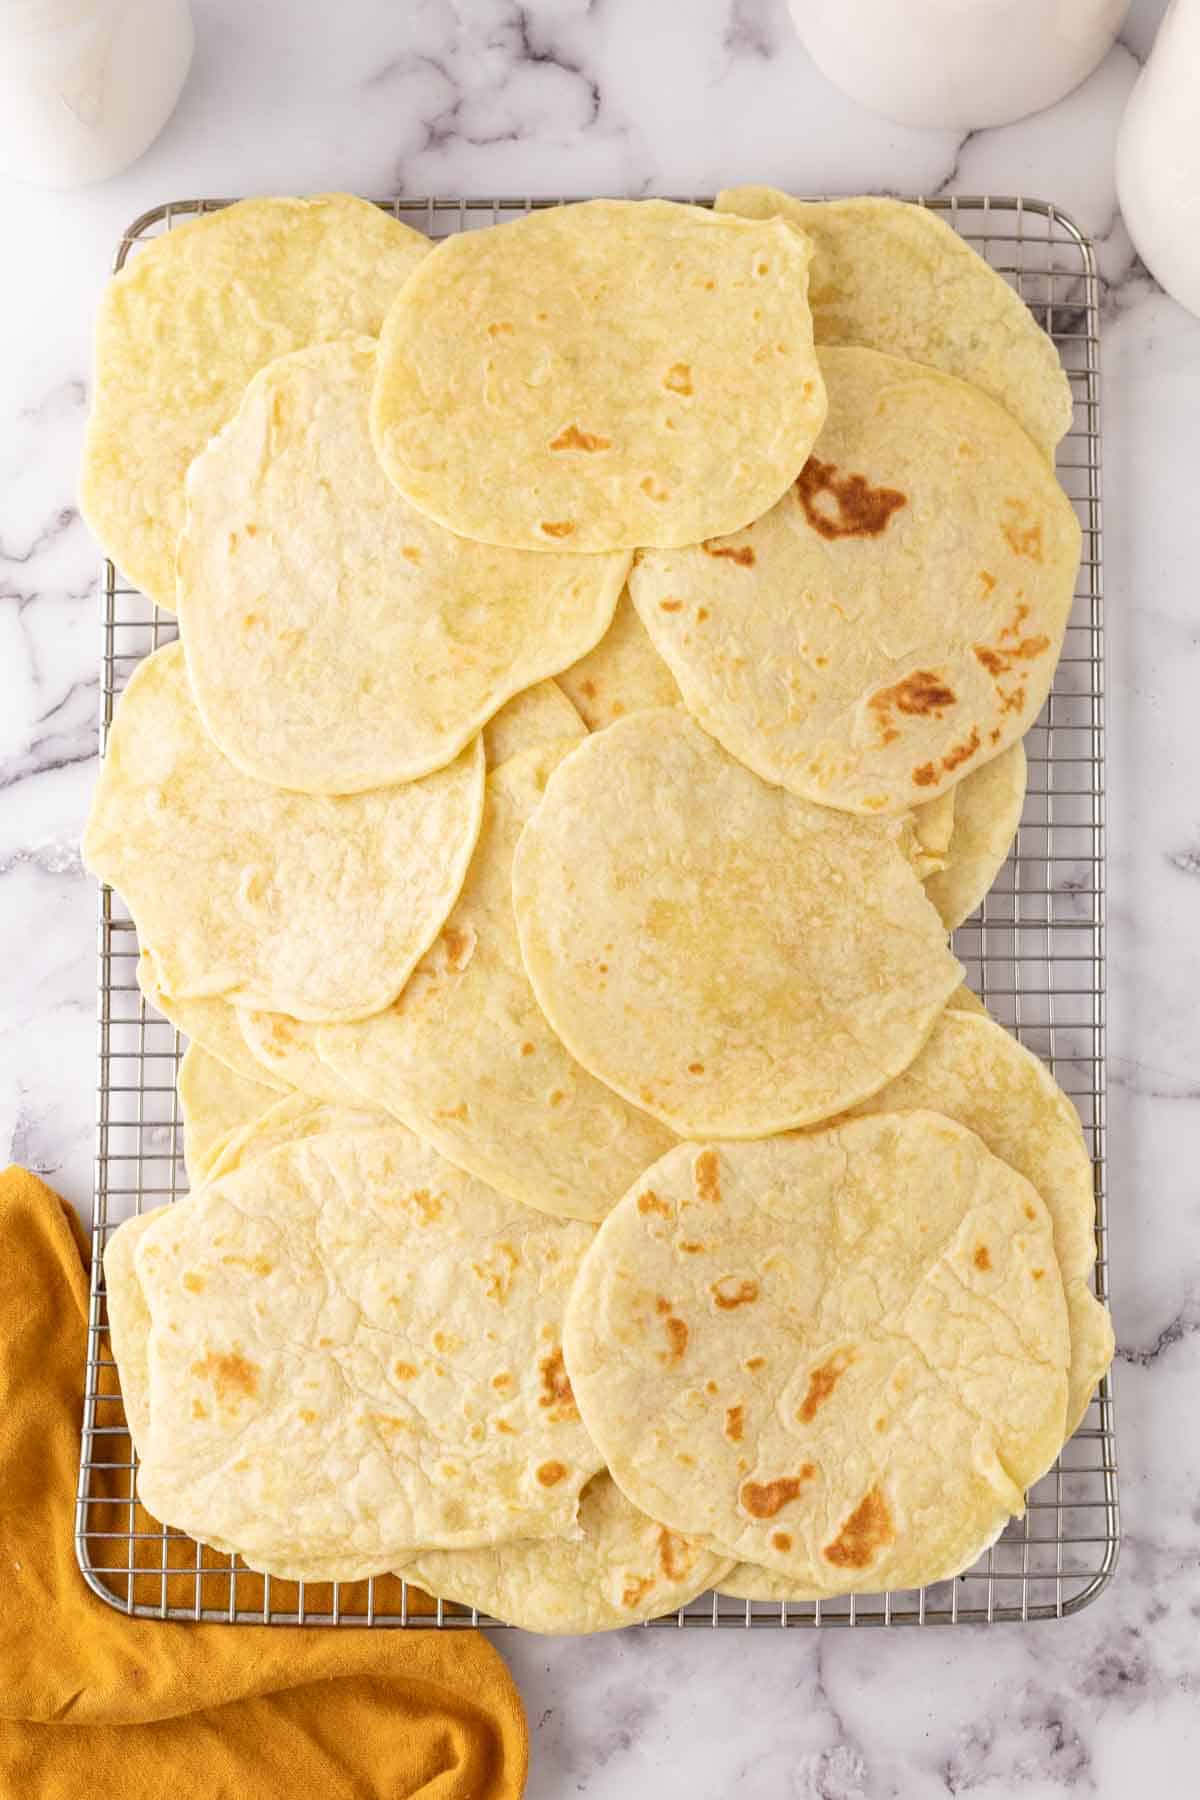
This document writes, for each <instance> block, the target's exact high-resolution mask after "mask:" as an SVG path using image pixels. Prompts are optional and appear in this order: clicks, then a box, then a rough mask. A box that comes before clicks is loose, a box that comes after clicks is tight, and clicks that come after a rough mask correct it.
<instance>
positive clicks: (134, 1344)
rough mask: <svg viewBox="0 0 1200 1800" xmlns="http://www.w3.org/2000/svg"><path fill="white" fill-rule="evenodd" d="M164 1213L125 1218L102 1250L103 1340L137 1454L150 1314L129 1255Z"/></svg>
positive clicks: (145, 1406) (159, 1209)
mask: <svg viewBox="0 0 1200 1800" xmlns="http://www.w3.org/2000/svg"><path fill="white" fill-rule="evenodd" d="M169 1210H170V1209H169V1208H168V1207H166V1206H155V1207H153V1208H151V1210H150V1211H149V1212H145V1213H138V1214H136V1215H135V1216H134V1217H133V1218H131V1219H126V1220H125V1222H124V1224H122V1225H121V1227H120V1229H119V1230H117V1231H115V1232H114V1233H113V1235H112V1236H111V1237H110V1238H109V1240H108V1243H107V1244H106V1245H105V1248H104V1290H105V1302H104V1304H105V1311H106V1313H107V1316H108V1341H109V1344H110V1345H111V1347H112V1353H113V1357H114V1358H115V1360H116V1363H117V1366H118V1368H119V1370H120V1378H121V1404H122V1406H123V1407H124V1410H125V1423H126V1424H127V1425H128V1427H129V1436H130V1438H131V1440H132V1442H133V1447H134V1449H135V1450H136V1451H137V1453H138V1455H139V1456H140V1455H141V1452H142V1445H143V1444H144V1443H145V1441H146V1437H147V1434H148V1432H149V1429H150V1371H149V1366H148V1362H147V1344H148V1340H149V1335H150V1314H149V1311H148V1310H147V1307H146V1297H145V1295H144V1294H143V1293H142V1284H141V1282H140V1281H139V1280H138V1279H137V1273H136V1270H135V1267H134V1251H135V1250H136V1249H137V1246H138V1244H139V1243H140V1241H141V1239H142V1237H143V1235H144V1234H145V1232H146V1231H147V1230H149V1228H150V1226H151V1225H153V1224H154V1223H155V1221H156V1220H158V1219H160V1218H162V1217H163V1216H164V1215H165V1214H166V1213H167V1212H168V1211H169Z"/></svg>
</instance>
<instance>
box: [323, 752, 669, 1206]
mask: <svg viewBox="0 0 1200 1800" xmlns="http://www.w3.org/2000/svg"><path fill="white" fill-rule="evenodd" d="M585 741H586V740H585ZM573 748H574V746H573V743H572V742H567V743H558V744H553V745H548V746H543V747H542V748H541V749H538V750H529V751H526V752H525V754H524V755H522V756H517V757H513V758H511V759H510V760H509V761H508V762H506V763H504V764H503V765H502V767H500V768H499V769H496V770H494V771H493V772H492V774H491V775H489V776H488V784H487V800H486V803H485V807H484V818H483V829H482V831H481V832H480V836H479V845H478V848H477V849H476V852H475V858H474V861H473V862H472V864H471V868H470V871H469V873H468V875H467V880H466V883H465V885H464V887H463V891H462V893H461V894H460V896H459V899H458V904H457V905H456V906H455V908H454V911H453V912H452V913H451V914H450V917H449V919H448V920H447V921H446V925H445V927H444V929H443V931H442V934H441V936H440V937H439V939H438V941H437V943H436V944H435V945H434V946H433V948H432V949H431V950H430V951H429V952H428V953H427V955H426V956H425V957H424V958H423V959H422V961H421V962H420V963H419V964H418V965H417V968H416V969H415V970H414V972H413V975H412V977H411V979H410V980H409V982H408V985H407V986H406V988H405V989H404V992H403V993H402V994H401V995H400V997H399V999H398V1000H397V1001H396V1003H395V1005H394V1006H391V1007H389V1008H388V1010H387V1011H386V1012H382V1013H378V1014H377V1015H376V1016H375V1017H374V1018H373V1019H364V1020H362V1021H361V1023H359V1024H357V1025H338V1026H325V1027H322V1028H321V1030H320V1031H319V1032H318V1033H317V1034H316V1044H317V1049H318V1051H319V1053H320V1055H321V1056H322V1058H324V1060H325V1061H326V1062H327V1063H328V1064H329V1065H330V1067H331V1069H332V1070H334V1071H336V1072H337V1074H338V1075H340V1076H341V1077H342V1078H343V1079H344V1080H345V1081H346V1082H348V1083H350V1084H352V1085H353V1086H354V1087H355V1088H356V1089H357V1090H358V1092H359V1094H360V1095H361V1096H362V1097H363V1098H365V1099H367V1100H369V1101H371V1102H372V1103H373V1104H374V1105H376V1106H380V1107H383V1108H385V1109H386V1110H387V1111H388V1112H391V1113H393V1114H394V1115H395V1116H396V1117H397V1118H398V1119H400V1120H402V1122H403V1123H404V1124H405V1125H407V1126H408V1127H409V1128H410V1130H412V1131H415V1132H417V1133H418V1134H419V1135H420V1136H421V1137H423V1138H424V1139H425V1140H426V1141H427V1142H428V1143H430V1144H433V1145H434V1147H435V1148H436V1149H437V1150H439V1151H440V1152H441V1154H442V1155H443V1156H444V1157H446V1158H447V1160H448V1161H450V1162H452V1163H455V1164H456V1165H457V1166H458V1167H459V1168H462V1169H466V1170H468V1171H469V1173H471V1174H472V1175H476V1176H478V1177H479V1179H480V1180H481V1181H487V1182H489V1183H490V1185H491V1186H492V1187H494V1188H496V1189H497V1191H498V1192H499V1193H502V1194H507V1195H508V1196H509V1198H510V1199H513V1200H520V1201H523V1202H524V1203H525V1204H526V1205H528V1206H533V1207H536V1208H537V1209H538V1210H539V1211H541V1212H550V1213H555V1214H558V1215H559V1216H560V1217H562V1218H571V1219H590V1220H591V1221H592V1222H593V1223H594V1222H595V1221H597V1220H599V1219H602V1218H603V1217H604V1215H605V1213H606V1212H607V1211H608V1210H609V1208H610V1207H611V1206H612V1205H613V1204H614V1203H615V1202H616V1201H617V1200H618V1199H619V1198H620V1196H621V1195H622V1194H623V1193H624V1191H625V1189H626V1188H627V1187H628V1186H629V1183H630V1182H631V1181H633V1180H635V1179H636V1177H637V1175H638V1174H639V1172H640V1171H641V1170H642V1169H644V1168H645V1167H646V1165H647V1163H651V1162H654V1161H655V1160H656V1159H657V1158H658V1157H659V1156H661V1155H662V1154H663V1152H664V1151H665V1150H668V1149H669V1148H670V1146H671V1144H672V1143H673V1141H674V1139H673V1136H672V1134H671V1132H669V1131H668V1130H666V1129H665V1127H664V1126H662V1125H660V1124H659V1123H658V1121H657V1120H655V1119H651V1118H649V1117H647V1115H646V1114H645V1113H644V1112H641V1111H639V1110H638V1109H637V1108H636V1107H634V1106H632V1105H630V1104H628V1103H627V1101H625V1100H623V1099H621V1098H620V1096H619V1095H618V1094H615V1093H614V1092H613V1091H612V1089H611V1088H610V1087H606V1086H605V1085H604V1083H603V1082H602V1081H597V1080H596V1079H595V1078H594V1077H593V1076H592V1075H589V1074H588V1072H587V1070H586V1069H584V1068H582V1067H581V1066H580V1065H579V1063H577V1062H576V1061H575V1060H574V1058H573V1057H571V1056H570V1055H569V1054H568V1053H567V1051H566V1049H565V1048H564V1047H563V1045H562V1043H560V1041H559V1039H558V1037H556V1035H555V1033H554V1032H553V1031H552V1030H551V1029H550V1026H549V1025H548V1024H547V1022H546V1020H545V1018H544V1016H543V1014H542V1011H541V1008H540V1007H539V1006H538V1003H537V1001H536V1000H535V999H534V996H533V990H532V988H531V987H530V985H529V978H528V976H527V975H526V973H525V968H524V965H523V963H522V961H521V951H520V947H519V945H518V943H517V933H516V926H515V924H514V921H513V903H512V862H513V852H514V850H515V848H516V844H517V840H518V838H519V837H520V835H521V831H522V828H523V827H524V825H525V821H526V820H527V819H528V818H529V816H530V814H531V813H532V812H533V811H534V809H535V808H536V807H537V805H538V802H539V801H540V799H541V797H542V793H543V791H544V789H545V785H546V781H547V778H548V776H549V774H550V772H551V770H553V769H554V768H555V767H556V766H557V765H558V764H559V763H560V762H561V761H562V759H563V757H564V756H568V755H569V754H571V753H572V751H573Z"/></svg>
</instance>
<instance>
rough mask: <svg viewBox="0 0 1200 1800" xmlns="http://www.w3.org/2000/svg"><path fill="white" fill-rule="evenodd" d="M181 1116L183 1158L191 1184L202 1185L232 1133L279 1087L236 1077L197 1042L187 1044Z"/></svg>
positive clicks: (179, 1083)
mask: <svg viewBox="0 0 1200 1800" xmlns="http://www.w3.org/2000/svg"><path fill="white" fill-rule="evenodd" d="M176 1087H177V1089H178V1092H179V1111H180V1114H181V1115H182V1118H183V1161H184V1166H185V1167H186V1169H187V1175H188V1182H189V1184H190V1185H191V1186H192V1187H194V1188H197V1187H200V1186H202V1184H203V1183H204V1182H205V1181H206V1180H207V1179H208V1175H209V1172H210V1171H211V1169H212V1165H213V1163H214V1162H215V1161H216V1160H217V1157H218V1155H219V1154H220V1151H221V1149H222V1147H223V1145H224V1143H225V1140H226V1139H227V1138H228V1137H229V1135H230V1134H231V1133H232V1132H234V1131H239V1130H241V1128H242V1127H243V1126H244V1125H246V1124H247V1123H249V1121H250V1120H252V1119H256V1118H257V1117H258V1116H259V1114H260V1113H263V1112H265V1111H266V1109H267V1108H268V1107H269V1106H273V1105H274V1104H275V1102H276V1101H277V1100H278V1099H279V1098H280V1096H279V1094H278V1092H277V1090H276V1089H275V1088H271V1087H267V1086H266V1084H265V1083H264V1082H261V1081H248V1080H247V1079H246V1077H245V1076H244V1075H237V1074H235V1073H234V1071H233V1070H232V1069H230V1068H228V1067H227V1066H226V1065H225V1064H224V1063H223V1062H219V1061H218V1060H217V1058H216V1057H215V1056H210V1055H209V1054H208V1052H207V1050H202V1049H201V1047H200V1045H199V1044H189V1045H188V1048H187V1049H186V1050H185V1051H184V1053H183V1059H182V1061H181V1062H180V1064H179V1074H178V1076H177V1078H176Z"/></svg>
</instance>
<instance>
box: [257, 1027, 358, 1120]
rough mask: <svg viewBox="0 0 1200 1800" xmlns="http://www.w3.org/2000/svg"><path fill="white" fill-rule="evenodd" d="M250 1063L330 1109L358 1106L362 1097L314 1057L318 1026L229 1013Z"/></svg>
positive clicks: (315, 1054)
mask: <svg viewBox="0 0 1200 1800" xmlns="http://www.w3.org/2000/svg"><path fill="white" fill-rule="evenodd" d="M230 1010H231V1011H232V1012H233V1013H234V1015H235V1018H236V1021H237V1025H238V1029H239V1030H240V1032H241V1034H242V1041H243V1043H244V1045H245V1047H246V1049H247V1051H248V1052H249V1055H250V1058H251V1060H252V1061H253V1062H256V1063H258V1064H259V1066H260V1067H261V1068H262V1070H263V1072H264V1074H265V1075H266V1076H267V1077H268V1078H269V1079H271V1080H274V1081H278V1082H280V1083H283V1084H286V1085H287V1087H289V1088H298V1089H299V1091H300V1092H301V1093H302V1094H307V1095H308V1096H309V1098H310V1099H313V1100H323V1101H325V1102H326V1103H327V1104H330V1105H333V1106H361V1105H362V1095H361V1094H360V1093H359V1092H358V1091H357V1089H356V1088H354V1087H352V1086H351V1084H350V1083H349V1082H348V1081H343V1079H342V1077H341V1076H340V1075H338V1074H335V1072H334V1071H333V1070H332V1069H331V1068H330V1067H329V1064H328V1063H326V1062H322V1060H321V1058H320V1057H319V1056H318V1055H317V1032H318V1031H319V1030H320V1026H318V1025H313V1024H311V1023H309V1022H308V1021H306V1020H303V1019H293V1018H292V1017H291V1015H290V1014H288V1013H278V1012H255V1011H252V1010H251V1009H250V1008H248V1007H245V1006H235V1007H232V1008H231V1009H230Z"/></svg>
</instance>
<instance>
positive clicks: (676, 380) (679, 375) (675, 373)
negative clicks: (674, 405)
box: [663, 363, 692, 394]
mask: <svg viewBox="0 0 1200 1800" xmlns="http://www.w3.org/2000/svg"><path fill="white" fill-rule="evenodd" d="M663 386H664V387H665V388H670V390H671V392H672V393H673V394H690V393H691V392H692V371H691V369H690V368H689V366H688V364H687V363H672V364H671V367H670V368H669V369H668V370H667V372H666V374H665V375H664V376H663Z"/></svg>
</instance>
